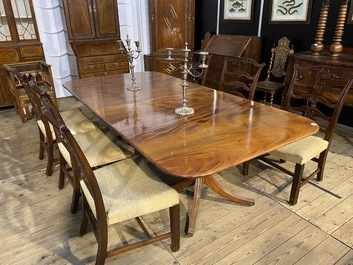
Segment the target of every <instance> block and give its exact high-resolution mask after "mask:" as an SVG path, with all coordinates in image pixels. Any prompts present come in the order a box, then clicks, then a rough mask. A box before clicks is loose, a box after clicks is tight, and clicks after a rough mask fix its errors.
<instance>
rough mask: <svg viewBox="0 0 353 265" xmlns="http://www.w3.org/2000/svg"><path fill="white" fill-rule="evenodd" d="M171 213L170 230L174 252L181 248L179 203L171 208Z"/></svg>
mask: <svg viewBox="0 0 353 265" xmlns="http://www.w3.org/2000/svg"><path fill="white" fill-rule="evenodd" d="M169 215H170V231H171V233H172V238H171V250H172V252H175V251H178V250H179V249H180V209H179V204H178V205H175V206H173V207H170V208H169Z"/></svg>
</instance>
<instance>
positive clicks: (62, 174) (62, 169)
mask: <svg viewBox="0 0 353 265" xmlns="http://www.w3.org/2000/svg"><path fill="white" fill-rule="evenodd" d="M59 156H60V158H59V159H60V173H59V182H58V188H59V190H61V189H63V188H64V185H65V166H66V161H65V159H64V158H63V156H62V155H61V154H60V155H59Z"/></svg>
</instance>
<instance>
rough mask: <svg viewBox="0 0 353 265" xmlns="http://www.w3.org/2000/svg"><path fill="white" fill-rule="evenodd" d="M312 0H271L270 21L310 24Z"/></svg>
mask: <svg viewBox="0 0 353 265" xmlns="http://www.w3.org/2000/svg"><path fill="white" fill-rule="evenodd" d="M312 2H313V1H312V0H271V6H270V23H281V24H282V23H291V24H300V23H301V24H308V23H309V21H310V13H311V6H312Z"/></svg>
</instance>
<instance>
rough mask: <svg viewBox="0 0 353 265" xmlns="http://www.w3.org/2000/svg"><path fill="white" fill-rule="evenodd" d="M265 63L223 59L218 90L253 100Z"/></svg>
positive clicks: (245, 169)
mask: <svg viewBox="0 0 353 265" xmlns="http://www.w3.org/2000/svg"><path fill="white" fill-rule="evenodd" d="M264 66H265V63H261V64H260V63H258V62H256V61H255V60H253V59H251V58H246V57H225V59H224V65H223V69H222V73H221V79H220V83H219V90H222V91H226V92H228V93H231V94H234V95H236V96H240V97H243V98H247V99H250V100H253V99H254V96H255V91H256V86H257V82H258V80H259V77H260V74H261V71H262V69H263V68H264ZM240 171H241V173H242V174H243V175H246V174H247V172H248V171H249V161H247V162H244V163H243V164H242V165H241V168H240Z"/></svg>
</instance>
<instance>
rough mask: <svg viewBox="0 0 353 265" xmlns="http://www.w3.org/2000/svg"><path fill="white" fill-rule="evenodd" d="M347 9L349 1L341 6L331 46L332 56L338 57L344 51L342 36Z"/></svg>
mask: <svg viewBox="0 0 353 265" xmlns="http://www.w3.org/2000/svg"><path fill="white" fill-rule="evenodd" d="M347 9H348V0H343V1H342V4H341V6H340V11H339V13H338V18H337V23H336V30H335V36H334V38H333V43H332V44H331V45H330V53H331V55H332V56H337V55H338V54H339V53H341V52H342V50H343V45H342V44H341V41H342V35H343V30H344V24H345V22H346V16H347Z"/></svg>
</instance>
